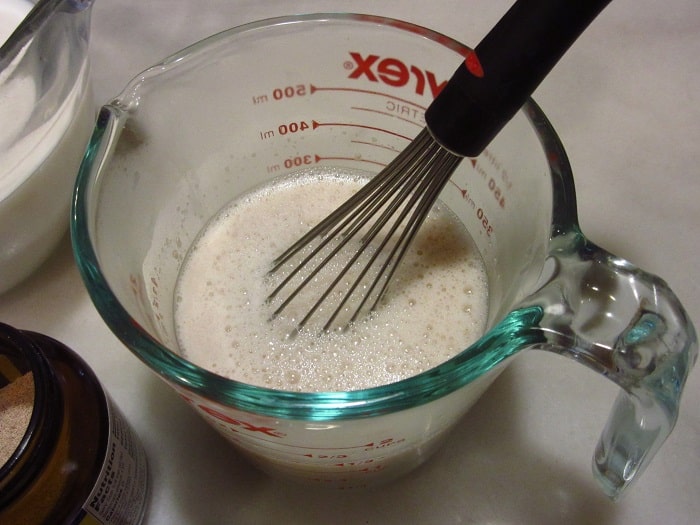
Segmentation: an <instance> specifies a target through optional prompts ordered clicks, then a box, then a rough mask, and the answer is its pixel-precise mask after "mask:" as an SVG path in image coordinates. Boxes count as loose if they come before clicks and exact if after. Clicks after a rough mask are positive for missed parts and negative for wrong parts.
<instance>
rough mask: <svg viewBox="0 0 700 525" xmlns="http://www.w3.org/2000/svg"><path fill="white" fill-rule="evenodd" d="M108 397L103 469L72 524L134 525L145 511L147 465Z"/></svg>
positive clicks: (129, 431) (125, 422) (142, 450)
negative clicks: (106, 435)
mask: <svg viewBox="0 0 700 525" xmlns="http://www.w3.org/2000/svg"><path fill="white" fill-rule="evenodd" d="M106 397H107V407H108V412H109V437H108V440H107V450H106V454H105V459H104V462H103V464H102V470H101V471H100V475H99V477H98V478H97V482H96V483H95V487H94V488H93V490H92V492H91V493H90V497H89V498H88V500H87V501H86V502H85V505H83V513H81V516H80V517H79V518H78V519H77V521H76V522H75V523H74V525H135V524H137V523H140V522H141V520H142V519H143V515H144V512H145V508H146V497H147V493H148V465H147V461H146V453H145V451H144V449H143V447H142V446H141V443H140V441H139V440H138V438H137V437H136V434H135V433H134V431H133V430H132V429H131V427H130V426H129V424H128V422H127V421H126V419H125V418H124V416H123V415H122V413H121V412H120V410H119V408H118V407H117V406H116V405H115V404H114V403H113V402H112V400H111V399H109V396H106Z"/></svg>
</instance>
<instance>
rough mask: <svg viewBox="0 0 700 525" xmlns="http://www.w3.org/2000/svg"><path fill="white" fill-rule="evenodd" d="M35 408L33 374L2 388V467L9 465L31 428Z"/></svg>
mask: <svg viewBox="0 0 700 525" xmlns="http://www.w3.org/2000/svg"><path fill="white" fill-rule="evenodd" d="M33 407H34V377H33V375H32V373H31V372H29V373H27V374H24V375H22V376H20V377H18V378H17V379H16V380H15V381H13V382H12V383H10V384H8V385H6V386H4V387H3V388H0V466H2V465H4V464H5V463H7V461H8V460H9V459H10V457H11V456H12V454H13V453H14V451H15V450H16V449H17V447H18V446H19V443H20V441H22V437H24V434H25V433H26V431H27V428H28V427H29V420H30V419H31V417H32V409H33Z"/></svg>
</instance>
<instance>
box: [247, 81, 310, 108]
mask: <svg viewBox="0 0 700 525" xmlns="http://www.w3.org/2000/svg"><path fill="white" fill-rule="evenodd" d="M311 92H313V86H311V87H309V86H307V85H306V84H295V85H293V86H284V87H277V88H274V89H273V90H272V91H271V92H270V95H268V94H267V93H263V94H261V95H253V97H252V101H253V105H255V106H257V105H260V104H265V103H266V102H270V101H271V100H284V99H287V98H294V97H305V96H306V95H308V94H309V93H311Z"/></svg>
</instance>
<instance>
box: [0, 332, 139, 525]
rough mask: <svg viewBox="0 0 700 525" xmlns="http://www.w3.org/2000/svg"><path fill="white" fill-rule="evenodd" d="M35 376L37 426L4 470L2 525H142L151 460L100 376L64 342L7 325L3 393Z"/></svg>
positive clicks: (1, 345)
mask: <svg viewBox="0 0 700 525" xmlns="http://www.w3.org/2000/svg"><path fill="white" fill-rule="evenodd" d="M30 372H31V374H32V376H33V379H34V407H33V410H32V414H31V419H30V420H29V425H28V427H27V430H26V432H25V434H24V436H23V437H22V439H21V440H20V442H19V446H18V447H17V449H16V450H15V452H14V453H13V454H12V455H11V457H10V459H9V460H8V461H7V462H6V463H5V464H4V465H2V466H0V523H3V524H5V523H7V524H8V525H9V524H14V523H17V524H19V523H22V524H33V523H37V524H39V523H52V524H61V523H81V522H83V519H85V520H86V521H90V523H98V524H103V525H113V524H123V525H132V524H137V523H140V522H141V520H142V519H143V516H144V513H145V508H146V500H147V492H148V490H147V485H148V479H147V478H148V474H147V466H146V458H145V453H144V451H143V448H142V447H141V445H140V443H139V442H138V440H137V438H136V436H135V435H134V434H133V432H132V431H131V429H130V428H129V427H128V424H127V423H126V421H125V420H124V418H123V416H122V415H121V414H120V413H119V410H118V409H117V407H116V406H115V405H114V403H113V402H112V401H111V400H110V399H109V396H108V395H106V393H105V392H104V390H103V389H102V387H101V385H100V383H99V381H98V379H97V377H96V376H95V374H94V373H93V371H92V370H91V369H90V368H89V367H88V365H87V364H86V363H85V362H84V361H83V360H82V359H81V358H80V357H79V356H78V355H77V354H76V353H75V352H73V351H72V350H70V349H69V348H68V347H66V346H64V345H63V344H61V343H59V342H58V341H55V340H54V339H51V338H49V337H47V336H44V335H41V334H37V333H33V332H26V331H19V330H15V329H13V328H11V327H9V326H7V325H4V324H2V323H0V388H2V387H3V386H6V385H7V384H9V383H11V382H13V381H15V380H16V379H17V378H19V377H21V376H23V375H25V374H27V373H30Z"/></svg>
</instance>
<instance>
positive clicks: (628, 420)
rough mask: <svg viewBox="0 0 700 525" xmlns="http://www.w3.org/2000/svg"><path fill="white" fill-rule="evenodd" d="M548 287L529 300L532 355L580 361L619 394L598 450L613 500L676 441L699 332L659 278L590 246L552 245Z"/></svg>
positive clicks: (569, 238) (598, 469)
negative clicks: (534, 320)
mask: <svg viewBox="0 0 700 525" xmlns="http://www.w3.org/2000/svg"><path fill="white" fill-rule="evenodd" d="M553 247H554V249H553V250H552V251H550V256H549V258H548V259H547V261H546V263H545V267H544V273H543V278H542V280H541V283H542V286H541V287H540V288H539V291H538V292H537V293H536V294H535V295H534V296H531V297H530V299H528V301H527V306H529V307H532V306H535V305H537V306H539V307H540V308H541V309H542V312H543V315H542V318H541V319H540V320H539V323H538V327H537V328H536V329H537V330H539V331H540V332H541V335H542V340H543V341H544V342H542V343H538V344H537V345H535V347H536V348H540V349H543V350H548V351H552V352H555V353H557V354H561V355H565V356H568V357H572V358H574V359H575V360H576V361H578V362H581V363H583V364H585V365H586V366H588V367H589V368H592V369H593V370H595V371H597V372H598V373H600V374H602V375H603V376H605V377H607V378H608V379H611V380H612V381H613V382H615V383H616V384H618V385H619V386H620V387H621V388H622V392H620V394H619V395H618V397H617V400H616V401H615V404H614V406H613V409H612V412H611V414H610V416H609V419H608V421H607V424H606V426H605V428H604V430H603V433H602V435H601V437H600V441H599V442H598V445H597V448H596V450H595V454H594V457H593V472H594V475H595V477H596V479H597V480H598V482H599V483H600V485H601V487H602V489H603V491H604V492H605V493H606V494H607V495H608V496H609V497H610V498H611V499H617V498H618V497H620V495H621V494H622V493H623V491H624V490H625V489H626V488H627V487H628V486H629V485H630V483H631V482H632V481H633V480H634V479H636V478H637V477H638V476H639V475H640V474H641V472H642V471H643V470H644V469H645V468H646V466H647V465H648V464H649V462H650V461H651V459H652V458H653V457H654V455H655V453H656V452H657V451H658V449H659V447H660V446H661V445H662V444H663V442H664V441H665V439H666V438H667V437H668V435H669V434H670V433H671V430H672V429H673V427H674V425H675V422H676V419H677V417H678V410H679V402H680V396H681V393H682V390H683V387H684V385H685V382H686V379H687V377H688V374H689V372H690V369H691V368H692V366H693V365H694V363H695V361H696V359H697V354H698V344H697V335H696V332H695V328H694V327H693V325H692V323H691V322H690V320H689V319H688V317H687V314H686V312H685V310H684V308H683V306H682V305H681V304H680V302H679V300H678V298H677V297H676V295H675V294H674V293H673V292H672V291H671V290H670V289H669V287H668V286H667V285H666V283H665V282H664V281H663V280H661V279H660V278H659V277H657V276H655V275H651V274H649V273H646V272H644V271H642V270H640V269H639V268H636V267H634V266H633V265H632V264H630V263H629V262H627V261H625V260H623V259H620V258H619V257H616V256H614V255H612V254H610V253H609V252H606V251H605V250H603V249H601V248H599V247H597V246H596V245H594V244H592V243H591V242H589V241H588V240H587V239H586V238H585V237H584V236H583V235H582V234H581V233H580V232H570V233H567V234H564V235H561V236H559V237H555V238H554V239H553Z"/></svg>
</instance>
